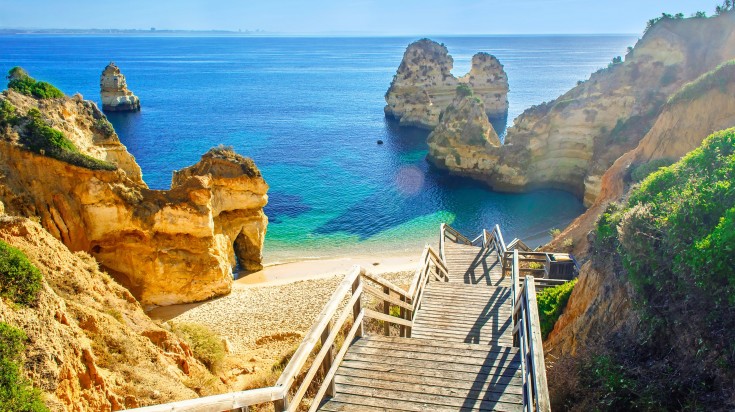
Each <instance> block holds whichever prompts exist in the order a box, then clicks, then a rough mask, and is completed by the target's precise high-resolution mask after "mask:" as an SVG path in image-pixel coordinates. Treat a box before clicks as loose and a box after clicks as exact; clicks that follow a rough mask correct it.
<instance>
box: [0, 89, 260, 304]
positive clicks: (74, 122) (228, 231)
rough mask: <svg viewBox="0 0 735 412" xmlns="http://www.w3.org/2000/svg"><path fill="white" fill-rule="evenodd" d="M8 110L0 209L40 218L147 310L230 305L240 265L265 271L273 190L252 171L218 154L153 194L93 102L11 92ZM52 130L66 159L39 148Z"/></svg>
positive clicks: (1, 140) (0, 141)
mask: <svg viewBox="0 0 735 412" xmlns="http://www.w3.org/2000/svg"><path fill="white" fill-rule="evenodd" d="M0 103H2V104H3V105H4V107H10V108H11V109H10V110H11V111H12V112H13V113H14V114H13V120H11V121H10V122H6V123H8V124H6V125H4V127H2V128H1V129H0V169H1V170H0V172H1V173H2V178H1V179H0V200H2V202H4V203H5V207H6V210H7V211H8V213H10V214H14V215H19V216H28V217H37V218H38V219H39V221H40V223H41V225H42V226H43V227H44V228H45V229H46V230H48V231H49V232H50V233H51V234H52V235H53V236H54V237H56V238H57V239H59V240H61V241H62V242H63V243H64V244H65V245H66V246H67V247H69V249H71V250H72V251H85V252H88V253H89V254H91V255H92V256H93V257H95V258H96V259H97V260H98V261H99V262H100V263H101V264H102V265H103V267H104V268H105V269H107V270H108V271H109V272H110V273H111V274H113V275H114V276H115V277H116V278H117V279H118V280H119V281H121V282H122V283H123V284H124V285H125V286H127V287H128V288H129V289H130V290H131V291H132V292H133V294H134V295H136V297H138V298H139V299H140V301H141V303H143V304H144V305H169V304H174V303H182V302H194V301H200V300H204V299H207V298H211V297H213V296H217V295H222V294H226V293H229V291H230V289H231V285H232V268H233V266H234V265H235V264H236V263H237V262H239V263H240V264H241V266H243V267H244V268H246V269H257V268H260V267H261V264H260V262H261V250H262V246H263V240H264V237H265V232H266V227H267V223H268V219H267V217H266V216H265V214H264V213H263V206H265V204H266V203H267V199H268V198H267V195H266V192H267V190H268V185H267V184H266V183H265V181H264V180H263V177H262V176H261V174H260V172H259V171H258V169H257V167H256V166H255V164H254V163H253V162H252V160H250V159H246V158H243V157H242V156H239V155H236V154H235V153H234V152H232V151H231V150H228V149H225V148H220V149H213V150H211V151H210V152H208V153H207V154H205V155H204V156H203V157H202V159H201V161H200V162H199V163H197V164H196V165H194V166H191V167H189V168H186V169H184V170H182V171H179V172H176V173H175V175H174V178H173V182H172V186H171V190H165V191H162V190H150V189H148V187H147V186H146V185H145V183H143V181H142V178H141V173H140V168H139V167H138V166H137V164H136V163H135V160H134V159H133V157H132V156H131V155H130V154H129V153H128V152H127V150H126V149H125V147H124V146H123V145H122V144H121V143H120V141H119V139H118V137H117V135H116V134H115V133H114V130H112V127H111V125H109V123H108V122H107V120H106V119H105V118H104V115H103V114H102V113H101V112H100V111H99V109H97V107H96V106H95V105H94V103H91V102H88V101H84V100H83V99H82V98H81V96H74V97H71V98H67V97H63V98H58V99H35V98H33V97H29V96H25V95H22V94H19V93H17V92H15V91H13V90H8V91H5V92H3V94H2V95H0ZM1 124H2V122H0V125H1ZM53 130H56V131H61V132H63V134H64V135H65V136H66V138H68V140H69V141H70V142H71V143H69V144H67V143H63V142H62V144H61V146H60V147H62V148H63V150H61V149H58V150H57V149H56V148H54V147H45V146H43V145H41V144H40V143H39V137H38V136H45V135H44V133H45V134H50V135H52V136H54V133H56V132H54V131H53ZM46 140H48V139H46ZM52 140H53V139H52ZM58 140H62V141H63V136H62V138H58ZM44 141H45V140H44ZM44 144H45V143H44ZM67 146H70V148H69V147H67ZM75 150H76V152H75Z"/></svg>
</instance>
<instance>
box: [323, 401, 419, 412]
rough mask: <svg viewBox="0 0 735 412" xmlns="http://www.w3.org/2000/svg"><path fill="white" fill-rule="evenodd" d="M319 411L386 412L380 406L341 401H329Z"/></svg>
mask: <svg viewBox="0 0 735 412" xmlns="http://www.w3.org/2000/svg"><path fill="white" fill-rule="evenodd" d="M319 410H320V411H326V412H386V409H385V408H381V407H378V406H368V405H365V404H364V403H362V404H354V403H347V402H340V401H337V400H336V399H331V400H329V401H328V402H327V403H325V404H323V405H322V406H320V407H319ZM390 410H391V411H401V412H408V411H406V410H405V409H395V408H391V409H390Z"/></svg>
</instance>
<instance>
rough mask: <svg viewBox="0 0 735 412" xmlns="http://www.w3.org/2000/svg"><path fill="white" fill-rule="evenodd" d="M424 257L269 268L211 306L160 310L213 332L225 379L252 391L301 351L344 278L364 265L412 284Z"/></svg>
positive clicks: (164, 316)
mask: <svg viewBox="0 0 735 412" xmlns="http://www.w3.org/2000/svg"><path fill="white" fill-rule="evenodd" d="M419 258H420V254H419V253H416V254H415V255H413V256H387V257H369V256H364V257H356V258H330V259H320V260H307V261H303V262H294V263H286V264H281V265H274V266H267V267H265V268H264V269H263V270H262V271H259V272H256V273H253V274H250V275H248V276H247V277H244V278H241V279H238V280H236V281H235V283H234V285H233V289H232V293H230V294H229V295H227V296H223V297H219V298H216V299H212V300H209V301H206V302H200V303H193V304H185V305H173V306H165V307H159V308H155V309H153V310H151V311H150V312H149V313H148V314H149V315H150V316H151V317H152V318H153V319H156V320H159V321H161V322H171V323H197V324H202V325H205V326H207V327H208V328H210V329H211V330H212V331H213V332H215V333H216V334H218V335H219V336H220V337H222V339H223V340H224V341H225V342H226V345H227V347H228V349H229V355H228V362H227V366H226V370H225V371H223V373H224V375H225V379H226V380H227V381H228V384H229V386H231V388H232V389H233V390H239V389H242V388H245V387H249V386H250V385H251V384H252V381H253V380H257V379H259V376H263V375H264V374H267V373H268V372H269V371H270V369H271V367H272V365H273V364H274V363H276V362H278V361H280V360H281V359H282V357H283V356H285V355H287V354H288V353H290V351H292V350H293V349H294V348H296V347H297V346H298V345H299V343H301V339H302V338H303V336H304V334H305V333H306V332H307V331H308V330H309V328H310V327H311V325H312V323H313V321H314V319H316V317H317V315H318V314H319V312H320V311H321V310H322V307H323V306H324V304H325V303H326V302H327V301H328V300H329V298H330V297H331V295H332V293H333V292H334V290H335V289H336V288H337V285H338V284H339V282H340V281H341V280H342V278H343V277H344V275H345V274H346V273H348V272H349V271H350V270H351V268H352V267H353V266H354V265H361V266H363V267H365V268H367V269H368V271H370V272H372V273H378V274H381V275H382V276H384V277H386V278H387V279H388V280H390V281H392V282H394V283H396V284H399V285H407V284H408V283H410V280H411V279H412V277H413V273H414V270H415V268H416V265H417V261H418V259H419Z"/></svg>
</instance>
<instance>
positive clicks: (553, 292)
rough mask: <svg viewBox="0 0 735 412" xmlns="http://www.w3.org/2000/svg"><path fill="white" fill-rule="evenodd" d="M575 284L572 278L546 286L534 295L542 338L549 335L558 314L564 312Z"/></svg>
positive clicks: (575, 280)
mask: <svg viewBox="0 0 735 412" xmlns="http://www.w3.org/2000/svg"><path fill="white" fill-rule="evenodd" d="M576 284H577V279H574V280H572V281H570V282H566V283H564V284H561V285H558V286H554V287H552V288H546V289H544V290H542V291H541V292H539V293H538V294H537V295H536V300H537V301H538V313H539V318H540V321H541V335H542V336H543V338H544V339H546V337H547V336H549V333H551V331H552V330H553V329H554V325H555V324H556V321H557V320H558V319H559V316H561V314H562V313H563V312H564V308H565V307H566V306H567V302H568V301H569V296H571V295H572V290H573V289H574V285H576Z"/></svg>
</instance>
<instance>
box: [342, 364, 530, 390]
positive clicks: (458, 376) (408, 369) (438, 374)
mask: <svg viewBox="0 0 735 412" xmlns="http://www.w3.org/2000/svg"><path fill="white" fill-rule="evenodd" d="M342 368H347V369H360V370H367V371H373V372H378V373H383V374H389V375H402V376H428V377H433V378H442V379H452V380H465V381H472V382H474V381H475V380H488V379H492V381H493V382H494V383H495V384H497V385H503V384H509V385H510V384H512V385H522V384H523V380H522V378H521V374H520V372H519V371H517V370H514V369H492V370H486V371H482V370H481V371H452V370H443V369H418V368H415V367H413V366H404V365H390V364H386V363H370V362H366V361H360V360H349V359H345V360H344V362H343V363H342Z"/></svg>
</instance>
